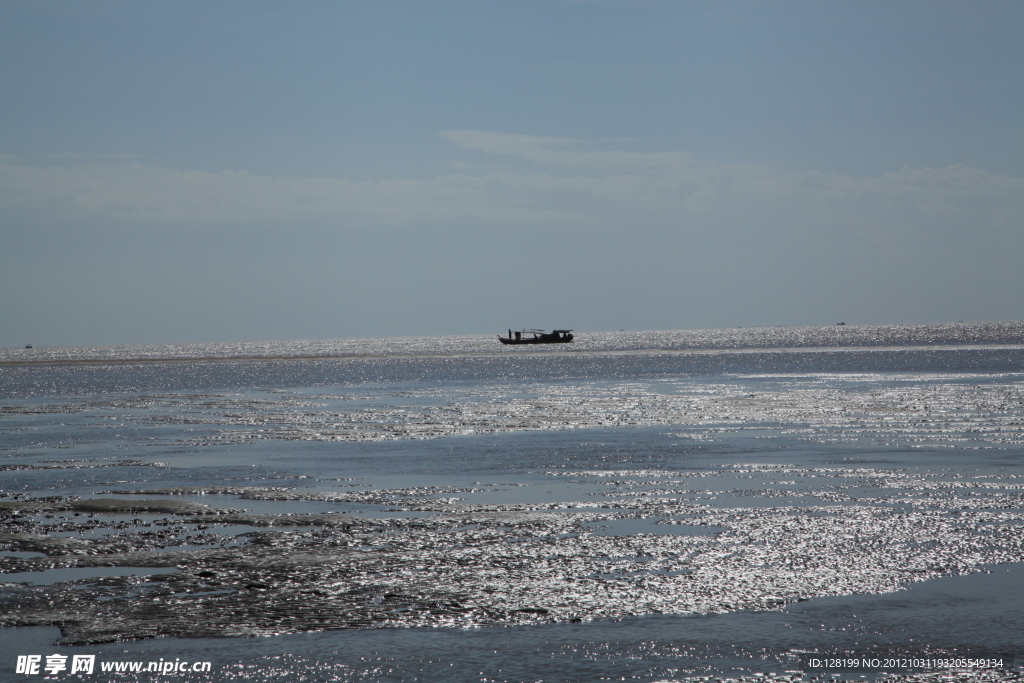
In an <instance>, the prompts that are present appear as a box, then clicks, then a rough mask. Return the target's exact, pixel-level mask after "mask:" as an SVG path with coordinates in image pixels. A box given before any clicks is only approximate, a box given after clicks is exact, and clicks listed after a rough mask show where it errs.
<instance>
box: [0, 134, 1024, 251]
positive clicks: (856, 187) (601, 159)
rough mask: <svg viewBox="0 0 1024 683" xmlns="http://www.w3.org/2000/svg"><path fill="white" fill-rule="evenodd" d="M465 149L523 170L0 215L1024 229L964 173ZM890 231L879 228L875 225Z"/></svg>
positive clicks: (74, 194) (186, 182)
mask: <svg viewBox="0 0 1024 683" xmlns="http://www.w3.org/2000/svg"><path fill="white" fill-rule="evenodd" d="M441 135H442V136H443V137H444V138H445V139H446V140H449V141H451V142H452V143H454V144H455V145H457V146H458V147H459V148H460V149H463V150H467V151H474V152H482V153H485V154H488V155H491V156H492V157H494V158H495V159H496V160H498V161H499V162H500V160H501V159H503V158H507V159H527V160H530V161H532V162H534V163H536V164H538V166H539V168H537V169H535V170H530V171H526V172H524V171H523V170H522V169H521V168H520V167H519V166H518V165H516V164H512V165H509V166H508V168H501V164H500V163H499V164H497V165H496V166H497V170H495V169H494V168H492V169H491V170H488V171H487V172H484V173H477V174H473V173H468V172H463V173H452V174H446V175H440V176H437V177H434V178H429V179H392V180H385V181H373V182H371V181H367V182H353V181H349V180H346V179H343V178H282V177H272V176H261V175H254V174H251V173H247V172H244V171H222V172H219V173H211V172H207V171H179V170H174V169H166V168H158V167H153V166H146V165H143V164H140V163H123V164H115V163H89V164H77V165H59V166H58V165H55V166H47V167H39V166H26V165H20V164H17V163H13V162H10V161H7V160H3V161H6V163H0V206H3V207H6V209H7V210H11V209H15V208H19V209H22V210H26V209H27V210H31V211H36V212H45V213H49V214H55V215H60V216H64V217H74V216H76V215H91V216H104V217H108V218H111V219H117V220H120V219H124V220H133V221H153V222H182V221H188V222H194V223H203V222H209V223H221V222H245V221H253V220H270V221H293V220H300V221H317V222H328V223H331V222H333V223H336V224H338V225H340V226H345V225H352V226H367V225H374V224H390V225H428V224H433V223H446V222H460V223H464V224H473V223H479V224H501V225H515V224H536V223H549V224H553V225H559V224H572V225H595V226H606V227H609V228H614V227H615V225H616V224H621V223H622V221H629V222H630V224H636V223H638V222H640V223H642V224H661V225H666V224H679V225H683V224H686V225H695V224H697V223H698V222H699V221H700V220H703V219H705V218H707V217H709V216H712V217H715V218H716V220H717V219H722V220H725V219H729V220H743V221H747V222H748V223H751V224H755V223H756V225H758V226H762V228H763V229H773V228H772V226H780V225H783V224H784V223H785V222H786V221H797V222H801V223H802V224H804V225H805V226H807V227H808V229H809V228H810V226H813V225H817V224H821V225H825V224H827V225H839V224H847V225H853V224H855V223H857V222H858V221H860V222H862V223H866V224H872V225H878V226H880V227H879V228H878V229H879V230H881V229H886V230H893V231H899V230H900V229H901V228H900V226H901V224H907V223H908V221H919V220H921V219H922V217H927V216H943V218H942V221H943V222H945V223H949V222H950V220H952V219H953V218H956V217H968V216H972V217H973V218H971V221H972V224H974V225H984V224H985V223H986V221H988V222H989V223H991V222H993V221H994V222H996V223H998V224H1000V225H1006V224H1008V222H1012V221H1016V222H1017V224H1018V225H1019V224H1020V223H1021V222H1024V181H1022V180H1021V179H1016V178H1009V177H1006V176H1000V175H995V174H990V173H986V172H984V171H982V170H979V169H975V168H970V167H967V166H963V165H952V166H948V167H945V168H903V169H900V170H898V171H892V172H889V173H885V174H882V175H881V176H878V177H853V176H846V175H836V174H825V173H821V172H811V173H796V172H792V171H788V170H786V169H782V168H777V167H770V166H758V165H743V164H719V163H715V162H711V161H701V160H696V159H694V158H693V157H692V156H691V155H689V154H687V153H685V152H657V153H642V152H618V151H600V150H598V151H594V150H588V149H587V146H588V144H589V143H587V142H586V141H582V140H575V139H568V138H544V137H538V136H529V135H510V134H504V133H487V132H484V131H445V132H443V133H441ZM881 226H884V227H881Z"/></svg>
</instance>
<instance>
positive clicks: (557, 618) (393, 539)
mask: <svg viewBox="0 0 1024 683" xmlns="http://www.w3.org/2000/svg"><path fill="white" fill-rule="evenodd" d="M501 332H502V333H504V330H502V331H501ZM574 334H575V341H574V342H572V343H571V344H551V345H534V346H503V345H501V344H500V343H499V342H498V340H497V335H467V336H454V337H418V338H378V339H350V340H313V341H289V342H245V343H211V344H166V345H160V344H154V345H136V346H96V347H67V348H55V347H39V348H15V349H0V681H34V680H40V681H41V680H49V681H96V682H100V681H189V682H200V681H201V682H209V681H217V682H222V681H224V682H227V681H232V682H235V681H245V682H250V681H251V682H260V683H269V682H274V683H277V682H293V681H294V682H307V681H309V682H321V681H322V682H326V681H344V682H353V683H354V682H357V681H358V682H375V681H380V682H399V681H401V682H407V681H425V682H434V681H437V682H441V681H444V682H453V683H462V682H467V683H468V682H473V683H483V682H487V683H498V682H501V683H512V682H515V683H526V682H531V683H540V682H544V683H553V682H559V683H560V682H566V683H568V682H590V681H639V682H644V683H654V682H663V683H668V682H673V681H710V680H723V681H724V680H734V681H767V680H774V681H809V680H871V681H897V680H898V681H953V680H964V681H967V680H971V681H973V680H985V681H1010V680H1013V681H1018V680H1024V673H1022V670H1021V666H1022V664H1024V322H994V323H948V324H912V325H911V324H908V325H876V326H867V325H829V326H821V327H777V328H737V329H717V330H674V331H619V332H593V333H588V332H585V331H575V332H574Z"/></svg>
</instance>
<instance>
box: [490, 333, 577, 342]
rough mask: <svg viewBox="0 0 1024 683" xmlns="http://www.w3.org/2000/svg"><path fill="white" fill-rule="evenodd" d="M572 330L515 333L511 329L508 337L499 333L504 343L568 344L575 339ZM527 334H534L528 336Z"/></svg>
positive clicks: (499, 337) (500, 339) (499, 338)
mask: <svg viewBox="0 0 1024 683" xmlns="http://www.w3.org/2000/svg"><path fill="white" fill-rule="evenodd" d="M570 332H572V330H552V331H550V332H545V331H544V330H523V331H522V332H516V333H514V334H513V332H512V330H509V331H508V336H507V337H502V336H501V335H498V341H500V342H501V343H502V344H568V343H569V342H571V341H572V339H573V337H572V335H571V334H570ZM527 334H532V335H533V336H532V337H527V336H526V335H527Z"/></svg>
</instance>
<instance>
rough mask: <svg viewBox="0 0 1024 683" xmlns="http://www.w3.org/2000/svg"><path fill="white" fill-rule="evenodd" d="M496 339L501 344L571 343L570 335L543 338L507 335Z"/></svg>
mask: <svg viewBox="0 0 1024 683" xmlns="http://www.w3.org/2000/svg"><path fill="white" fill-rule="evenodd" d="M498 341H500V342H501V343H502V344H570V343H572V338H571V337H570V338H569V339H565V338H560V339H544V338H541V337H531V338H529V339H527V338H523V339H515V338H511V339H510V338H509V337H498Z"/></svg>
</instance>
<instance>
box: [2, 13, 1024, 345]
mask: <svg viewBox="0 0 1024 683" xmlns="http://www.w3.org/2000/svg"><path fill="white" fill-rule="evenodd" d="M1021 35H1024V3H1021V2H1019V1H1017V0H1013V1H1011V2H984V1H982V2H954V3H946V2H941V1H938V0H928V1H926V2H914V1H906V2H898V3H892V2H841V3H831V2H820V1H815V2H640V1H635V2H633V1H623V2H557V1H554V0H545V1H544V2H469V1H466V2H411V1H410V2H387V1H379V2H358V3H355V2H287V3H285V2H277V3H270V2H242V1H223V2H219V1H217V0H207V1H203V2H190V1H183V0H174V1H160V0H142V1H138V2H127V1H122V2H80V1H77V0H76V1H75V2H60V1H53V2H45V3H39V2H20V1H17V0H8V1H7V2H4V3H2V4H0V95H2V96H0V287H2V288H3V290H2V291H3V292H4V295H3V296H2V297H0V346H20V345H23V344H26V343H32V344H35V345H40V346H42V345H74V344H115V343H138V342H185V341H232V340H258V339H303V338H331V337H369V336H384V335H394V336H400V335H429V334H444V333H449V332H450V333H460V334H461V333H497V332H501V331H504V330H506V329H507V328H509V327H513V328H518V327H572V328H574V329H577V330H609V329H620V328H625V329H675V328H694V327H719V326H754V325H779V324H782V325H814V324H833V323H835V322H837V321H839V320H843V321H846V322H848V323H889V322H929V321H951V320H1019V319H1024V267H1022V266H1021V265H1020V264H1021V263H1024V41H1022V40H1021V38H1020V36H1021Z"/></svg>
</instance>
